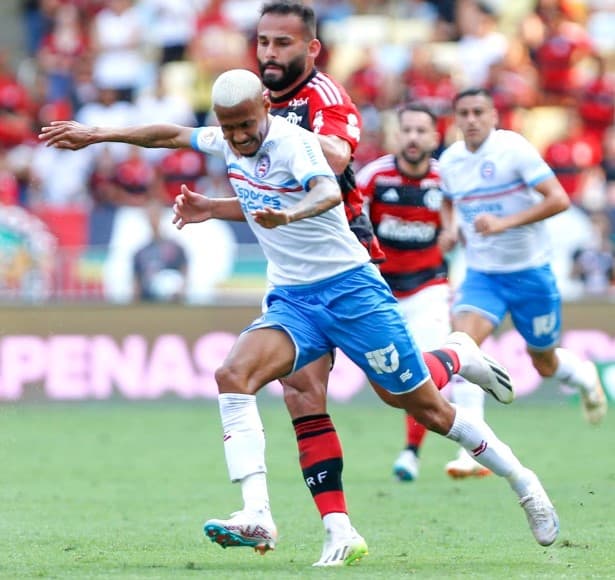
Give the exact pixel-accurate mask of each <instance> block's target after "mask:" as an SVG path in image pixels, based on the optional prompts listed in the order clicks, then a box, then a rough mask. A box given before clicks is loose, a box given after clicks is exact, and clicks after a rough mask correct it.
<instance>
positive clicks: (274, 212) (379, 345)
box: [40, 70, 559, 566]
mask: <svg viewBox="0 0 615 580" xmlns="http://www.w3.org/2000/svg"><path fill="white" fill-rule="evenodd" d="M212 102H213V108H214V112H215V114H216V116H217V118H218V121H219V123H220V126H219V127H200V128H197V129H192V128H190V127H181V126H177V125H168V124H159V125H146V126H139V127H128V128H106V127H86V126H83V125H80V124H79V123H75V122H72V121H67V122H57V123H53V124H52V125H50V126H48V127H43V129H42V130H41V135H40V138H41V139H43V140H45V141H46V142H47V144H48V145H49V146H55V147H59V148H67V149H80V148H82V147H85V146H88V145H91V144H93V143H99V142H105V141H119V142H126V143H132V144H135V145H138V146H141V147H169V148H176V147H187V146H189V145H192V146H193V147H194V148H195V149H198V150H200V151H202V152H204V153H207V154H210V155H217V156H221V157H223V158H224V159H225V162H226V165H227V169H228V175H229V179H230V182H231V185H232V187H233V189H234V190H235V193H236V197H234V198H226V199H220V198H213V199H210V198H207V197H205V196H202V195H199V194H196V193H195V192H192V191H190V190H189V189H188V188H187V187H186V186H183V187H182V194H180V195H179V196H178V198H177V200H176V204H175V213H176V217H175V220H174V222H175V223H176V225H177V226H178V227H180V228H181V227H183V226H184V225H185V224H186V223H192V222H198V221H204V220H206V219H210V218H218V219H230V220H238V219H246V220H247V222H248V224H249V225H250V227H251V228H252V230H253V232H254V234H255V236H256V237H257V239H258V241H259V244H260V245H261V247H262V249H263V251H264V253H265V256H266V258H267V262H268V267H267V274H268V280H269V283H270V285H271V291H270V292H269V293H268V294H267V309H266V311H265V312H264V313H263V315H262V316H261V317H259V318H258V319H256V320H255V321H254V322H253V323H252V324H251V325H250V326H249V327H248V328H246V329H245V330H244V331H243V332H242V333H241V335H240V336H239V338H238V339H237V341H236V343H235V345H234V346H233V348H232V349H231V352H230V353H229V354H228V356H227V358H226V359H225V361H224V362H223V364H222V366H221V367H220V368H219V369H217V371H216V381H217V383H218V390H219V406H220V415H221V419H222V426H223V431H224V449H225V456H226V463H227V467H228V470H229V475H230V478H231V480H232V481H235V482H240V484H241V491H242V496H243V500H244V509H243V510H241V511H240V512H237V513H236V514H234V515H233V516H231V518H230V519H228V520H216V519H212V520H209V521H208V522H207V524H206V526H205V529H206V533H207V534H208V535H209V536H210V537H212V538H213V539H215V540H216V541H217V542H218V543H220V544H221V545H223V546H226V545H247V546H252V547H253V548H255V549H256V550H258V551H262V552H264V551H266V550H268V549H270V548H273V547H274V546H275V543H276V540H277V530H276V527H275V524H274V522H273V518H272V516H271V512H270V507H269V497H268V491H267V483H266V468H265V437H264V432H263V425H262V422H261V419H260V415H259V413H258V408H257V404H256V397H255V394H256V393H257V392H258V391H259V390H260V389H261V388H262V387H263V386H264V385H265V384H267V383H269V382H271V381H272V380H276V379H279V378H281V377H283V376H286V375H289V374H291V373H292V372H293V371H296V370H298V369H300V368H302V367H304V366H305V365H307V364H309V363H310V362H312V361H314V360H318V359H319V358H321V357H322V356H323V355H325V354H326V353H329V352H330V351H331V350H332V349H334V348H335V347H339V348H341V349H342V350H343V351H344V352H345V353H346V354H347V355H348V356H349V357H350V358H351V359H352V360H353V361H354V362H355V363H356V364H357V365H359V366H360V367H361V368H362V369H363V370H364V371H365V373H366V374H367V376H368V378H369V379H370V380H371V381H373V382H375V383H377V384H379V385H381V387H383V388H384V389H386V391H387V392H388V393H389V395H390V397H391V399H392V400H394V401H395V402H396V403H397V405H398V406H399V407H401V408H403V409H405V410H406V411H408V412H411V413H412V414H413V415H414V416H415V417H416V418H417V420H418V421H420V422H421V423H423V424H424V425H425V426H426V427H427V428H428V429H430V430H433V431H435V432H437V433H439V434H441V435H444V436H446V437H447V438H449V439H451V440H453V441H456V442H458V443H459V444H460V445H462V446H463V447H464V448H466V449H468V450H472V453H473V455H474V456H475V457H476V458H477V460H478V461H480V462H481V463H482V464H483V465H485V466H486V467H488V468H489V469H490V470H491V471H493V472H494V473H496V474H497V475H500V476H502V477H504V478H506V480H507V481H508V482H509V484H510V486H511V488H512V489H513V491H514V492H515V493H516V494H517V495H518V496H519V498H520V504H521V506H522V507H523V509H524V510H525V513H526V516H527V519H528V523H529V525H530V528H531V530H532V533H533V534H534V537H535V538H536V540H537V541H538V542H539V543H540V544H541V545H550V544H552V543H553V542H554V541H555V539H556V537H557V534H558V531H559V522H558V518H557V514H556V512H555V509H554V508H553V505H552V504H551V501H550V500H549V498H548V496H547V494H546V492H545V490H544V489H543V487H542V485H541V483H540V481H539V480H538V477H537V476H536V474H535V473H534V472H533V471H531V470H529V469H528V468H526V467H524V466H523V465H521V463H520V462H519V460H518V459H517V458H516V457H515V455H514V454H513V453H512V451H511V450H510V448H509V447H508V446H507V445H505V444H504V443H503V442H501V441H500V440H499V439H498V438H497V437H496V435H495V434H494V433H493V431H492V430H491V429H490V428H489V427H488V425H487V424H486V423H485V422H484V421H482V420H481V419H478V418H476V417H473V416H472V415H471V414H468V413H465V412H464V411H463V410H462V409H456V408H455V407H453V406H452V405H450V404H449V403H448V402H447V401H446V399H444V398H443V397H442V396H441V395H440V394H439V393H438V390H437V387H436V385H435V384H434V381H433V380H432V379H431V378H430V376H429V374H428V371H427V367H426V365H425V362H424V360H423V356H421V353H420V352H419V351H418V350H417V348H416V346H415V344H414V341H413V339H412V337H411V335H410V334H409V331H408V328H407V325H406V322H405V320H404V318H403V316H402V314H401V311H400V310H399V307H398V305H397V301H396V300H395V298H394V297H393V295H392V293H391V291H390V289H389V287H388V285H387V284H386V282H384V280H383V279H382V276H381V275H380V273H379V272H378V270H377V268H376V267H375V266H374V265H372V264H370V258H369V255H368V253H367V251H366V249H365V247H364V246H362V245H361V243H360V242H359V241H358V240H357V238H356V236H354V235H353V234H352V232H351V230H350V227H349V225H348V221H347V219H346V216H345V215H344V211H343V208H342V206H341V200H342V194H341V191H340V188H339V185H338V183H337V181H336V179H335V177H334V174H333V172H332V170H331V168H330V166H329V164H328V163H327V161H326V159H325V157H324V155H323V152H322V150H321V149H320V146H319V144H318V140H317V138H316V137H315V136H314V135H313V133H310V132H308V131H305V130H304V129H302V128H300V127H293V126H292V125H291V124H290V123H287V122H286V121H284V120H283V119H279V118H275V117H272V116H270V115H269V114H268V112H269V108H270V105H269V101H268V98H267V97H266V96H265V95H263V91H262V85H261V82H260V80H259V78H258V77H257V76H256V75H254V74H253V73H251V72H249V71H246V70H231V71H227V72H226V73H223V74H222V75H220V76H219V77H218V78H217V79H216V81H215V83H214V85H213V87H212ZM438 356H441V357H447V359H448V360H449V362H450V364H451V366H452V367H453V368H454V369H456V371H454V372H462V373H463V372H464V371H465V373H466V375H469V376H468V377H467V378H469V379H471V380H473V381H474V382H476V383H477V384H479V385H480V386H482V387H484V388H486V389H489V388H496V389H498V388H499V389H501V390H503V391H505V390H506V385H505V383H502V382H501V381H500V380H498V379H497V376H498V375H499V376H505V377H506V378H507V379H508V376H507V373H506V371H505V369H503V367H500V366H499V365H497V363H494V362H493V361H489V360H488V359H486V358H485V357H484V356H483V355H482V354H481V352H480V350H479V349H478V347H477V346H476V344H475V343H474V342H472V341H471V340H470V339H469V337H467V335H465V334H463V333H453V334H452V335H451V336H450V337H449V339H448V341H447V343H446V344H445V345H444V348H443V349H442V350H440V351H439V354H438ZM365 551H366V549H365V550H363V551H360V550H354V551H353V552H352V553H351V554H350V558H351V559H358V558H360V557H361V556H362V555H364V554H365ZM347 560H348V557H346V558H344V559H340V558H332V560H331V562H328V561H325V562H322V561H319V562H317V565H320V566H328V565H331V564H332V565H340V564H342V563H348V562H347Z"/></svg>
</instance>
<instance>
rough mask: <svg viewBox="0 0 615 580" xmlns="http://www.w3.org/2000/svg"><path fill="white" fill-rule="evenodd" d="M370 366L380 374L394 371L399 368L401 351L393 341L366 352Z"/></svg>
mask: <svg viewBox="0 0 615 580" xmlns="http://www.w3.org/2000/svg"><path fill="white" fill-rule="evenodd" d="M365 358H366V359H367V362H368V363H369V366H370V367H372V369H373V370H374V371H375V372H376V373H377V374H379V375H382V374H384V373H394V372H395V371H396V370H397V369H398V368H399V353H398V352H397V349H396V348H395V345H394V344H393V343H391V344H389V346H387V347H385V348H379V349H377V350H372V351H371V352H366V353H365Z"/></svg>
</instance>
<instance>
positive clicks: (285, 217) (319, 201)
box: [252, 176, 342, 229]
mask: <svg viewBox="0 0 615 580" xmlns="http://www.w3.org/2000/svg"><path fill="white" fill-rule="evenodd" d="M308 185H309V193H307V194H306V196H305V197H304V198H303V199H302V200H301V201H300V202H299V203H296V204H295V205H293V206H292V207H289V208H287V209H283V210H276V209H272V208H270V207H266V208H263V209H258V210H256V211H253V212H252V217H253V218H254V221H255V222H256V223H257V224H259V225H261V226H263V227H264V228H268V229H271V228H275V227H277V226H284V225H286V224H290V223H292V222H296V221H299V220H303V219H305V218H310V217H314V216H317V215H320V214H321V213H324V212H326V211H328V210H330V209H331V208H333V207H335V206H336V205H338V204H339V203H341V202H342V192H341V191H340V187H339V185H338V183H337V181H336V180H335V179H333V178H331V177H325V176H317V177H313V178H312V179H310V182H309V184H308Z"/></svg>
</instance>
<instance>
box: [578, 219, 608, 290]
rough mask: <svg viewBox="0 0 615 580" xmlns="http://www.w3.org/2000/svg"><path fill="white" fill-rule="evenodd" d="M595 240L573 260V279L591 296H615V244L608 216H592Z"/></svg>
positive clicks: (592, 239) (589, 242) (579, 251)
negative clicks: (611, 235)
mask: <svg viewBox="0 0 615 580" xmlns="http://www.w3.org/2000/svg"><path fill="white" fill-rule="evenodd" d="M591 222H592V236H591V240H589V241H588V243H587V244H586V245H585V246H584V247H582V248H579V249H578V250H577V251H576V252H575V253H574V257H573V260H574V261H573V267H572V278H573V279H575V280H578V281H580V282H581V284H582V285H583V287H582V290H583V293H584V294H585V295H588V296H602V297H605V296H613V295H615V244H614V243H613V240H612V239H611V237H610V231H611V225H610V223H609V218H608V216H607V215H606V214H605V213H602V212H596V213H594V214H592V215H591Z"/></svg>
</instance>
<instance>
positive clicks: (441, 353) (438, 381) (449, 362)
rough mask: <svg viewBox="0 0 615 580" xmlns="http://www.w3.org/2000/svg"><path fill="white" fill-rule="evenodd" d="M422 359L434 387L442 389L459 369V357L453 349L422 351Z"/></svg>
mask: <svg viewBox="0 0 615 580" xmlns="http://www.w3.org/2000/svg"><path fill="white" fill-rule="evenodd" d="M423 359H424V360H425V364H426V365H427V368H428V369H429V374H430V375H431V378H432V380H433V382H434V383H435V385H436V387H438V389H439V390H442V389H443V388H444V387H445V386H446V385H447V384H448V382H449V381H450V380H451V377H452V376H453V375H454V374H455V373H456V372H458V371H459V368H460V364H459V357H458V356H457V353H456V352H455V351H454V350H451V349H450V348H443V349H439V350H431V351H429V352H424V353H423Z"/></svg>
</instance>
